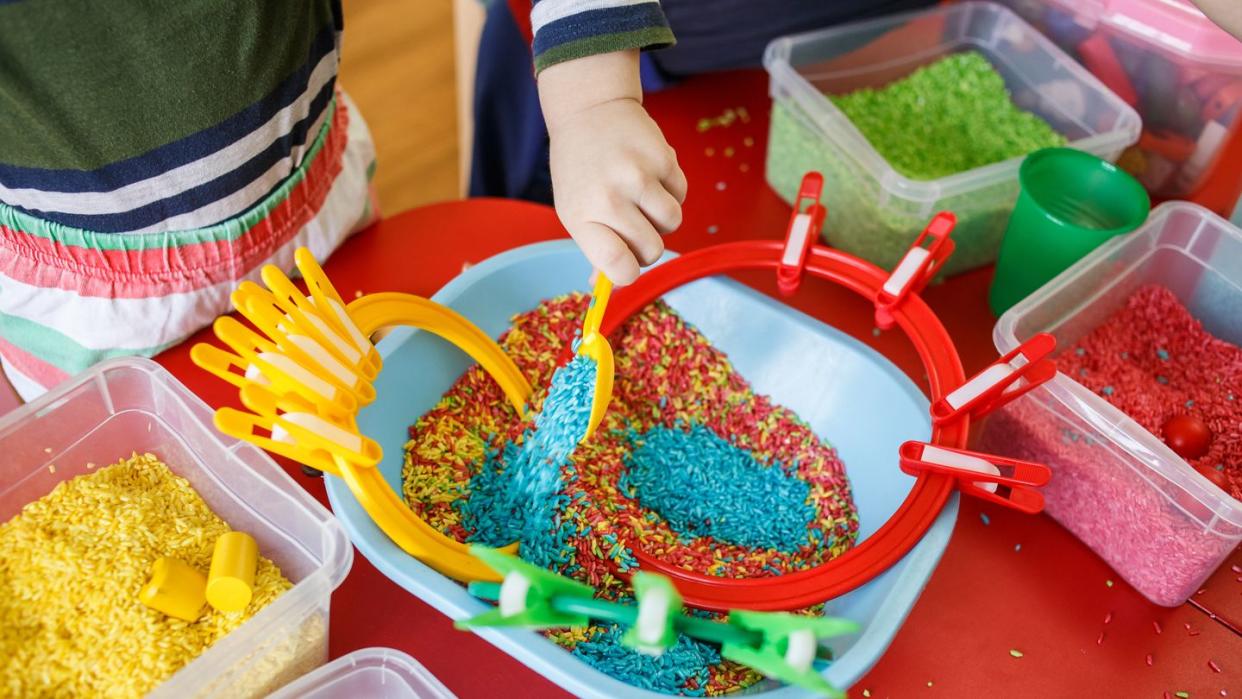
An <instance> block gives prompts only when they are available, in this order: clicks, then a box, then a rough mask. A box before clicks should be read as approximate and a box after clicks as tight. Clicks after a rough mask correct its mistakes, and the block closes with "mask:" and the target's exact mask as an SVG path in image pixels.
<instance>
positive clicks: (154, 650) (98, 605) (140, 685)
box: [0, 454, 292, 697]
mask: <svg viewBox="0 0 1242 699" xmlns="http://www.w3.org/2000/svg"><path fill="white" fill-rule="evenodd" d="M227 531H229V526H228V524H226V523H225V522H224V521H223V520H222V519H220V518H219V517H217V516H216V515H215V514H214V513H213V512H212V511H211V510H210V509H209V508H208V506H207V503H206V502H204V501H203V499H202V498H201V497H199V495H198V493H196V492H195V491H194V489H193V488H192V487H191V486H190V483H189V482H188V481H186V480H185V479H184V478H180V477H178V476H176V475H174V474H173V473H172V471H171V470H169V468H168V466H166V465H165V464H163V463H162V462H161V461H160V460H159V459H158V458H156V457H155V456H153V455H151V454H143V455H141V456H139V455H137V454H135V455H134V456H132V457H131V458H129V459H126V460H123V461H120V462H118V463H116V464H113V465H111V466H108V467H106V468H102V469H99V470H98V471H96V472H94V473H91V474H89V475H85V476H79V477H77V478H74V479H72V480H68V481H64V482H62V483H60V484H58V485H57V486H56V487H55V488H54V489H53V490H52V492H51V493H49V494H47V495H46V496H44V497H42V498H40V499H38V500H36V501H35V502H32V503H30V504H29V505H27V506H26V507H25V508H23V510H22V512H21V513H20V514H19V515H17V516H16V517H14V518H13V519H12V520H10V521H8V522H7V523H5V524H3V525H0V694H4V695H6V696H107V697H136V696H141V695H143V694H146V693H147V692H149V691H151V690H152V689H154V688H155V687H156V685H158V684H159V683H161V682H163V681H164V680H166V679H168V678H169V677H170V676H172V675H173V673H175V672H177V671H178V670H180V669H181V668H182V667H183V666H185V665H186V664H187V663H189V662H190V661H192V660H194V659H195V658H196V657H198V656H199V655H200V654H202V653H203V651H205V650H206V649H207V648H209V647H210V646H211V645H212V644H213V643H215V642H216V641H217V640H219V639H220V638H222V637H224V636H225V635H226V634H228V633H229V632H231V631H233V630H234V629H236V628H237V627H238V626H240V625H241V624H242V623H244V622H245V621H246V620H247V619H249V618H250V617H251V616H253V615H254V614H255V613H257V612H258V611H259V610H260V609H262V608H263V607H264V606H266V605H267V604H268V603H270V602H271V601H273V600H274V599H276V597H278V596H280V595H281V594H283V593H284V592H285V591H287V590H289V589H290V588H291V587H292V584H291V583H290V582H289V581H288V580H287V579H285V577H284V576H283V575H282V574H281V572H280V570H279V569H278V568H277V567H276V565H275V564H273V563H272V562H271V561H270V560H267V559H266V558H263V557H260V558H259V567H258V570H257V572H256V574H255V585H254V598H253V600H252V601H251V603H250V606H249V607H248V608H247V609H246V610H245V611H244V612H242V613H238V614H225V613H221V612H217V611H215V610H214V609H212V608H211V607H210V606H208V607H206V608H205V610H204V612H203V615H202V616H201V617H200V618H199V619H198V621H195V622H193V623H188V622H185V621H182V620H180V619H174V618H172V617H168V616H165V615H164V614H162V613H160V612H157V611H154V610H152V609H148V608H147V607H145V606H144V605H143V604H142V603H141V602H139V601H138V592H139V590H140V589H141V588H142V586H143V585H144V584H146V582H147V580H148V577H149V574H150V569H151V564H152V563H153V562H154V561H155V560H156V559H157V558H160V557H162V556H171V557H174V558H179V559H181V560H183V561H185V562H186V563H188V564H190V565H191V566H194V567H195V568H198V569H199V570H201V571H203V572H204V573H205V572H206V571H207V570H208V568H209V567H210V564H211V554H212V549H213V547H214V545H215V541H216V539H217V538H218V537H219V536H220V535H221V534H224V533H225V532H227Z"/></svg>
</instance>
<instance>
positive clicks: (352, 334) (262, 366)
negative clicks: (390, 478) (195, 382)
mask: <svg viewBox="0 0 1242 699" xmlns="http://www.w3.org/2000/svg"><path fill="white" fill-rule="evenodd" d="M294 260H295V262H296V263H297V267H298V271H300V272H301V273H302V277H303V279H305V281H306V287H307V290H308V292H309V294H303V293H302V292H301V291H299V290H298V288H297V287H296V286H295V285H294V284H293V282H291V281H290V280H289V278H288V277H286V276H285V274H284V273H283V272H281V271H280V270H279V269H277V268H276V267H273V266H271V265H268V266H267V267H265V268H264V269H263V271H262V278H263V282H264V283H265V284H266V285H267V288H264V287H262V286H259V285H258V284H254V283H250V282H243V283H242V284H241V285H240V286H239V287H238V289H237V290H236V291H235V292H234V294H233V297H232V298H233V304H234V305H235V306H236V307H237V310H238V311H239V312H240V313H241V315H242V316H243V317H245V318H246V320H248V321H250V324H251V325H252V326H254V328H256V329H257V331H256V330H251V329H250V328H249V327H247V326H245V325H243V324H242V323H240V322H238V321H237V320H235V319H233V318H228V317H225V318H221V319H219V320H218V321H216V325H215V331H216V336H217V337H218V338H219V339H220V340H221V341H222V342H223V343H224V344H225V345H227V346H228V348H229V349H230V350H232V351H228V350H224V349H221V348H219V347H216V346H214V345H208V344H206V343H201V344H198V345H195V346H194V348H193V350H191V352H190V357H191V359H193V360H194V363H195V364H197V365H198V366H199V367H201V368H203V369H206V370H207V371H209V372H211V373H213V374H215V375H216V376H219V377H220V378H222V379H224V380H225V381H228V382H229V383H231V384H233V385H234V386H236V387H237V388H238V389H240V395H241V402H242V404H243V405H244V406H245V407H246V409H247V411H248V412H246V411H241V410H236V409H233V408H222V409H220V410H218V411H217V412H216V419H215V423H216V427H217V428H218V429H219V430H220V431H221V432H224V433H225V434H227V435H230V436H232V437H235V438H237V439H242V440H245V441H248V442H250V443H252V444H255V445H256V446H258V447H260V448H262V449H266V450H268V451H270V452H273V453H276V454H280V455H283V456H286V457H288V458H290V459H293V460H294V461H298V462H300V463H303V464H306V465H307V466H310V467H311V468H315V469H318V470H320V471H323V472H325V473H327V474H330V475H332V476H335V477H340V478H342V479H344V481H345V483H346V484H347V485H348V486H349V489H350V490H351V491H353V493H354V495H355V496H356V497H357V498H358V502H359V503H361V504H362V507H363V509H365V510H366V511H367V514H369V515H370V516H371V518H372V519H373V520H375V523H376V524H377V525H378V526H379V528H380V529H381V530H383V532H384V533H385V534H387V535H388V537H389V538H390V539H392V540H393V542H395V543H396V544H397V545H398V546H400V547H401V548H402V549H404V550H405V551H406V552H407V553H409V554H410V555H412V556H414V557H415V558H418V559H419V560H421V561H423V562H424V563H426V564H427V565H429V566H431V567H432V568H434V569H436V570H437V571H439V572H441V573H443V574H445V575H447V576H449V577H451V578H454V579H456V580H460V581H462V582H471V581H474V580H492V581H498V580H499V577H498V576H497V574H496V573H495V571H493V570H492V569H491V568H489V567H488V566H487V565H486V564H484V563H482V562H480V561H479V560H478V559H477V558H475V557H473V556H471V555H470V553H469V550H468V547H467V546H466V545H465V544H461V543H459V542H457V541H456V540H454V539H452V538H450V537H447V536H445V535H444V534H442V533H440V532H439V531H438V530H436V529H435V528H434V527H432V526H431V525H429V524H427V523H426V522H424V521H423V520H422V519H420V518H419V517H418V516H417V515H416V514H414V511H413V510H411V509H410V508H409V507H407V506H406V505H405V503H404V502H402V500H401V498H400V497H398V496H397V494H396V493H395V492H393V490H392V488H390V487H389V486H388V483H387V481H385V479H384V476H383V474H381V473H380V471H379V469H377V468H376V465H377V464H378V463H379V462H380V459H381V458H382V456H383V454H382V451H381V449H380V446H379V444H377V443H376V442H375V441H373V440H371V439H368V438H367V437H366V436H365V435H362V434H360V433H359V432H358V421H357V416H358V410H359V408H360V407H361V406H363V405H366V404H368V403H370V402H371V401H373V400H374V399H375V389H374V387H373V386H372V385H371V382H372V381H373V380H374V379H375V378H376V376H377V375H378V374H379V370H380V366H381V364H382V361H381V359H380V356H379V353H378V352H377V351H376V349H375V346H374V345H373V344H372V343H371V340H370V337H371V335H372V334H373V333H374V332H375V331H377V330H379V329H380V328H382V327H386V326H390V325H411V326H413V327H416V328H421V329H423V330H425V331H428V332H431V333H434V334H436V335H439V336H440V337H442V338H444V339H445V340H448V341H449V342H451V343H453V344H454V345H456V346H457V347H459V348H460V349H461V350H462V351H464V352H466V354H468V355H470V357H471V358H472V359H474V360H475V361H476V362H478V363H479V364H480V365H481V366H482V367H483V368H484V369H485V370H486V371H487V373H488V374H490V375H491V376H492V378H493V379H495V380H496V382H497V383H498V384H499V385H500V386H501V388H502V389H503V390H504V393H505V396H506V397H507V398H508V399H509V402H510V403H511V404H512V405H513V407H514V408H515V409H516V410H517V411H518V413H519V414H522V413H525V411H526V403H527V401H528V400H529V399H530V394H531V388H530V384H529V383H528V382H527V381H526V379H525V377H523V376H522V374H521V372H520V371H519V370H518V368H517V366H516V365H515V364H514V363H513V360H512V359H510V358H509V356H508V355H507V354H505V352H504V350H502V349H501V348H500V345H498V344H496V342H495V341H494V340H492V338H490V337H488V336H487V334H486V333H484V332H483V331H482V330H480V329H479V328H478V327H476V326H475V325H473V324H472V323H470V321H468V320H466V319H465V318H464V317H462V316H461V315H460V314H458V313H456V312H455V311H453V310H452V309H449V308H447V307H445V306H441V305H440V304H438V303H435V302H434V301H430V300H428V299H425V298H421V297H418V296H413V295H411V294H391V293H390V294H371V295H368V296H363V297H361V298H359V299H356V300H355V301H353V302H352V303H350V304H348V305H346V304H345V303H344V301H342V300H341V297H340V294H338V293H337V292H336V290H335V289H334V288H333V287H332V284H331V283H330V282H329V281H328V278H327V276H326V275H324V273H323V270H322V269H321V268H320V267H319V265H318V263H316V262H315V259H314V257H312V256H311V254H310V252H309V251H307V250H306V249H305V248H301V249H299V250H298V251H297V253H296V254H295V255H294ZM608 288H611V285H609V287H608ZM597 293H598V292H597ZM607 299H608V297H607V291H605V293H604V302H607ZM598 305H599V313H598V314H597V315H595V316H594V318H595V321H594V323H595V324H594V328H595V330H596V332H595V335H597V336H598V329H599V320H600V317H601V316H602V315H603V304H598ZM589 318H591V315H590V314H588V319H589ZM600 342H601V343H602V344H603V346H604V351H605V352H604V353H605V354H606V355H607V356H606V358H604V359H600V358H599V357H596V354H591V355H590V356H592V357H595V358H596V361H598V362H600V374H601V376H602V375H603V374H604V371H603V368H604V362H605V361H606V362H607V367H608V369H607V380H608V388H607V390H608V393H607V395H611V393H612V352H611V351H609V350H608V343H607V342H603V339H602V338H600ZM586 346H587V343H586V342H585V341H584V342H583V347H586ZM593 351H594V352H598V350H593ZM597 391H598V389H597ZM598 399H599V395H598V394H597V395H596V400H597V401H598ZM604 405H605V406H606V405H607V398H605V399H604ZM602 412H603V410H602V408H601V409H600V413H601V415H602ZM592 419H593V420H594V419H595V416H594V413H592ZM596 422H597V420H596ZM516 548H517V545H516V544H510V545H509V546H506V547H505V549H504V550H506V551H509V552H513V551H515V550H516Z"/></svg>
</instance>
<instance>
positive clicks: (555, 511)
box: [455, 355, 597, 567]
mask: <svg viewBox="0 0 1242 699" xmlns="http://www.w3.org/2000/svg"><path fill="white" fill-rule="evenodd" d="M596 371H597V366H596V364H595V360H593V359H591V358H589V357H585V356H581V355H579V356H576V357H574V359H573V361H571V362H570V363H569V364H567V365H565V366H564V367H562V368H561V369H558V370H557V371H556V373H555V374H553V376H552V387H551V388H550V389H549V390H548V397H547V398H546V399H545V400H544V402H543V409H542V411H541V412H540V413H539V415H538V416H536V417H535V425H534V427H533V428H532V429H530V430H527V431H526V432H524V433H523V434H522V436H521V437H520V438H519V440H518V442H517V443H513V442H508V443H506V444H505V445H504V448H503V449H502V450H500V451H499V452H497V451H495V450H492V451H489V452H488V454H487V458H486V460H485V462H484V464H483V467H482V468H480V469H479V471H478V472H477V473H476V474H475V475H474V476H473V477H472V478H471V479H470V497H469V498H466V499H463V500H459V501H458V502H457V503H455V506H456V507H457V508H458V510H459V512H461V516H462V524H463V525H464V526H465V527H466V528H467V530H469V531H471V532H472V536H471V539H470V540H471V541H475V542H479V543H484V544H487V545H490V546H500V545H503V544H507V543H509V542H512V541H518V542H520V543H521V544H522V557H523V558H525V559H526V560H528V561H530V562H532V563H535V564H536V565H541V566H544V567H552V566H553V565H554V564H557V563H567V562H568V560H567V559H568V551H569V547H570V545H569V538H570V537H571V536H573V535H574V534H576V533H578V532H577V530H576V529H575V528H574V525H573V524H572V523H570V522H566V521H563V520H562V518H561V516H560V512H561V510H563V509H564V506H565V505H566V504H568V502H569V498H568V497H567V496H565V495H563V494H560V491H561V490H563V488H562V486H563V484H564V478H565V477H566V476H563V475H562V471H563V470H564V469H565V467H566V466H567V465H568V464H569V456H570V454H572V453H573V451H574V448H575V447H577V446H578V442H579V441H580V440H581V439H582V436H583V435H584V434H586V429H587V425H588V424H589V422H590V419H591V402H592V399H593V398H594V395H595V375H596ZM568 477H571V478H572V477H573V474H572V473H570V474H569V476H568Z"/></svg>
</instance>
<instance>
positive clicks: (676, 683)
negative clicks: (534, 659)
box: [571, 624, 722, 696]
mask: <svg viewBox="0 0 1242 699" xmlns="http://www.w3.org/2000/svg"><path fill="white" fill-rule="evenodd" d="M623 634H624V630H623V629H621V628H620V627H618V626H616V625H614V624H601V625H600V626H599V627H596V631H595V633H594V634H593V635H591V636H590V637H589V638H588V639H587V640H585V641H579V642H578V643H577V644H575V646H574V648H573V650H572V651H571V652H572V653H573V654H574V655H575V656H577V657H579V658H581V659H582V660H584V661H586V662H587V663H589V664H591V665H592V666H594V667H595V668H597V669H599V670H601V671H603V672H605V673H607V674H609V675H611V676H612V677H615V678H617V679H619V680H621V681H623V682H625V683H626V684H629V685H632V686H634V687H638V688H640V689H647V690H651V691H655V692H661V693H663V694H681V695H686V696H703V694H704V689H703V688H705V687H706V686H707V683H708V681H709V680H710V679H711V676H710V673H709V671H708V669H709V668H710V667H711V666H712V665H715V664H717V663H719V662H721V660H722V658H721V657H720V650H719V649H718V648H716V647H714V646H711V645H708V644H706V643H700V642H698V641H695V640H694V639H691V638H689V637H687V636H684V635H678V637H677V641H676V643H674V644H673V647H671V648H669V649H668V650H666V651H664V653H663V654H661V655H659V656H657V657H652V656H650V655H644V654H642V653H639V652H637V651H634V650H631V649H629V648H626V647H625V646H624V645H622V644H621V637H622V635H623ZM691 680H694V683H695V684H696V685H697V687H698V689H690V688H689V687H687V683H688V682H690V681H691Z"/></svg>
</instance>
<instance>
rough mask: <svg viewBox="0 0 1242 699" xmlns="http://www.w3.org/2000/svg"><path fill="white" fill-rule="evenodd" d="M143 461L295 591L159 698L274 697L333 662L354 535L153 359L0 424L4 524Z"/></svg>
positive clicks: (104, 369) (75, 385) (84, 383)
mask: <svg viewBox="0 0 1242 699" xmlns="http://www.w3.org/2000/svg"><path fill="white" fill-rule="evenodd" d="M49 450H50V451H49ZM132 452H138V453H143V452H150V453H152V454H155V455H156V456H158V457H159V458H160V459H161V460H162V461H163V462H164V463H166V464H167V465H168V467H169V468H170V469H172V471H173V472H174V473H176V474H177V475H179V476H182V477H183V478H185V479H187V480H188V481H190V483H191V485H193V487H194V489H195V490H196V491H198V494H199V495H201V496H202V498H203V499H204V500H205V501H206V502H207V504H208V505H209V506H210V507H211V509H212V511H213V512H215V513H216V514H217V515H219V516H220V517H221V518H222V519H224V520H225V521H226V522H228V523H229V524H230V525H231V526H233V527H234V528H236V529H240V530H242V531H245V532H247V533H249V534H251V535H252V536H254V538H255V539H256V540H258V542H259V550H260V552H262V554H263V555H264V556H266V557H268V558H270V559H271V560H272V561H274V562H275V563H276V565H278V566H279V567H280V570H281V572H283V573H284V575H285V577H287V578H289V579H290V580H291V581H293V582H294V583H295V584H294V587H293V588H292V589H291V590H289V591H288V592H286V593H285V594H283V595H281V596H280V597H278V598H277V599H276V600H275V601H274V602H272V603H271V604H269V605H268V606H267V607H265V608H264V609H262V610H261V611H260V612H259V613H258V614H256V615H255V616H254V618H252V619H250V620H249V621H247V622H246V623H245V624H242V625H241V626H240V627H238V628H237V629H236V630H235V631H233V632H232V633H231V634H229V635H228V636H226V637H224V638H223V639H221V640H220V641H219V642H218V643H216V644H215V645H214V646H212V647H211V648H209V649H208V650H207V651H206V652H205V653H203V654H202V655H201V656H199V657H198V658H197V659H195V660H194V661H192V662H191V663H190V664H188V665H186V666H185V667H183V668H182V669H181V670H180V671H179V672H177V673H176V674H174V675H173V676H172V677H171V678H169V679H168V680H167V681H166V682H164V683H163V684H161V685H160V686H159V687H157V688H156V689H155V690H154V691H153V692H152V693H151V694H150V696H152V697H177V698H178V699H180V698H182V697H199V696H219V697H229V698H230V699H232V698H234V697H251V696H263V695H264V694H266V693H267V692H270V691H271V690H272V689H274V688H277V687H280V686H281V685H283V684H285V683H287V682H289V681H290V680H292V679H294V678H296V677H299V676H301V675H303V674H305V673H307V672H309V671H310V670H312V669H314V668H315V667H318V666H319V665H321V664H322V663H323V662H324V661H325V660H327V656H328V601H329V598H330V596H331V594H332V590H333V589H335V588H336V587H337V586H338V585H340V583H341V581H342V580H344V579H345V574H346V573H347V572H348V571H349V566H350V563H351V562H352V561H353V547H352V546H350V543H349V540H348V538H346V536H345V532H344V530H343V529H342V528H341V526H340V524H339V523H338V522H337V521H336V519H335V518H334V517H333V516H332V514H331V513H329V512H328V511H327V510H326V509H324V508H323V507H322V506H321V505H319V503H317V502H315V500H314V499H313V498H312V497H311V496H310V495H309V494H307V492H306V491H305V490H303V489H302V488H301V487H299V486H298V485H297V484H296V483H294V482H293V479H291V478H290V477H289V476H288V475H287V474H286V473H285V472H284V471H283V470H282V469H281V468H280V467H279V466H277V465H276V463H275V462H274V461H272V459H271V458H270V457H268V456H267V454H265V453H264V452H262V451H261V450H259V449H258V448H256V447H254V446H251V445H249V444H247V443H245V442H239V441H237V440H234V439H232V438H230V437H224V436H222V435H221V434H220V433H218V432H217V431H216V430H215V428H214V427H212V411H211V409H210V408H209V407H207V405H206V404H205V403H203V402H202V401H201V400H199V399H198V398H197V397H196V396H195V395H194V394H192V393H190V391H189V390H188V389H186V388H185V387H184V386H183V385H181V384H180V383H179V382H178V381H177V380H176V379H175V378H173V376H172V375H171V374H169V373H168V372H167V371H165V370H164V369H163V368H162V367H161V366H159V365H158V364H156V363H154V362H152V361H150V360H147V359H141V358H126V359H116V360H112V361H109V362H105V363H103V364H100V365H98V366H96V367H94V368H92V369H90V370H88V371H86V372H84V373H82V374H79V375H78V376H76V377H75V378H73V379H71V380H70V381H67V382H65V384H63V385H61V386H60V387H59V388H57V389H56V390H53V391H52V392H50V393H48V394H46V395H44V396H42V397H40V398H39V399H38V400H36V401H34V402H33V403H30V404H27V405H25V406H23V407H21V408H19V409H17V410H15V411H13V412H11V413H9V414H8V415H6V416H4V418H2V419H0V454H4V456H5V458H4V459H3V460H0V522H7V521H8V520H9V519H11V518H13V517H14V516H16V515H17V514H18V513H19V512H20V511H21V509H22V507H23V506H25V505H26V504H27V503H29V502H31V501H34V500H37V499H38V498H40V497H43V496H44V495H46V494H47V493H48V492H50V491H51V490H52V488H53V487H55V486H56V484H57V483H59V482H61V481H64V480H67V479H70V478H73V477H75V476H80V475H83V474H86V473H89V472H90V471H88V469H87V467H86V465H87V464H88V463H95V464H99V465H106V464H110V463H114V462H116V461H118V460H120V459H124V458H128V457H129V456H130V454H131V453H132ZM51 464H55V466H56V468H55V469H49V468H48V466H49V465H51ZM135 594H137V591H135Z"/></svg>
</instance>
